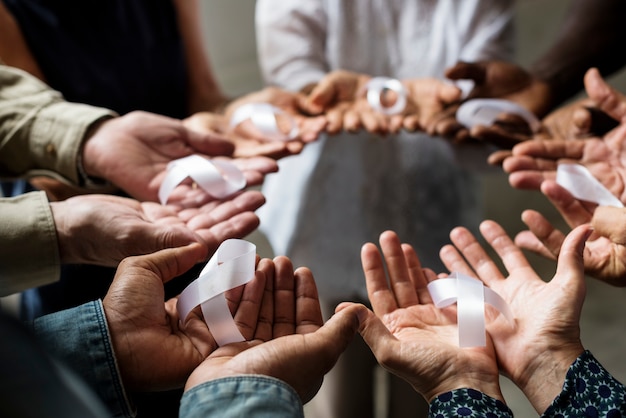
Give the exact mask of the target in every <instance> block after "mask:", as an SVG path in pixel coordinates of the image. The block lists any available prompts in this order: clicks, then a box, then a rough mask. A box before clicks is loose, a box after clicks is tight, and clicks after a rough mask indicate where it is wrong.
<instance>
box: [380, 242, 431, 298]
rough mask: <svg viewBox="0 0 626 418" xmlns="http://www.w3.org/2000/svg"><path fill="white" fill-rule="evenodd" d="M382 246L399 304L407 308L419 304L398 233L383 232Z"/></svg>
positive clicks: (394, 293) (391, 283)
mask: <svg viewBox="0 0 626 418" xmlns="http://www.w3.org/2000/svg"><path fill="white" fill-rule="evenodd" d="M380 248H381V249H382V252H383V255H384V257H385V263H386V264H387V270H388V272H389V281H390V285H391V290H392V292H393V295H394V297H395V298H396V302H397V304H398V306H399V307H400V308H407V307H409V306H414V305H417V304H418V299H417V293H416V292H415V286H414V284H413V282H412V280H411V277H410V275H409V269H408V265H407V262H406V260H405V258H404V251H403V250H402V244H401V243H400V239H399V238H398V235H397V234H396V233H395V232H393V231H385V232H383V233H382V234H381V235H380ZM420 272H421V269H420Z"/></svg>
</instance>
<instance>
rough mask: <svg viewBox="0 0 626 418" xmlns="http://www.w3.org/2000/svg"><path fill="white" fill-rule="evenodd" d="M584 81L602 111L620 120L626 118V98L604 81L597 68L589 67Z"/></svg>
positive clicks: (586, 88)
mask: <svg viewBox="0 0 626 418" xmlns="http://www.w3.org/2000/svg"><path fill="white" fill-rule="evenodd" d="M584 81H585V90H586V91H587V94H588V95H589V97H590V98H591V99H592V100H593V101H594V102H595V103H596V104H597V106H598V107H599V108H600V109H601V110H602V111H604V112H605V113H607V114H608V115H610V116H611V117H612V118H614V119H616V120H618V121H622V120H624V118H626V98H625V97H624V96H623V95H622V94H621V93H620V92H618V91H617V90H615V89H613V88H612V87H611V86H609V85H608V84H607V83H606V82H605V81H604V79H603V78H602V76H601V75H600V72H599V71H598V69H597V68H591V69H589V70H588V71H587V73H586V74H585V78H584Z"/></svg>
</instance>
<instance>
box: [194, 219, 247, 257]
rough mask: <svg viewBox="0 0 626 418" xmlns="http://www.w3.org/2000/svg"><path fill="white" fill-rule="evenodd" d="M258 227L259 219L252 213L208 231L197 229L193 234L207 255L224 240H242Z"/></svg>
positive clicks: (219, 224)
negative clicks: (203, 246) (204, 248)
mask: <svg viewBox="0 0 626 418" xmlns="http://www.w3.org/2000/svg"><path fill="white" fill-rule="evenodd" d="M258 226H259V217H258V216H257V215H256V214H255V213H254V212H244V213H239V214H237V215H234V216H233V217H231V218H230V219H227V220H225V221H223V222H220V223H218V224H216V225H213V226H211V227H209V228H208V229H198V230H195V231H194V232H195V233H196V235H197V236H198V237H199V239H200V240H201V241H202V243H203V244H204V245H205V246H206V248H207V249H208V252H209V254H213V253H214V252H215V251H216V250H217V248H218V247H219V246H220V244H221V243H222V242H224V241H225V240H227V239H230V238H243V237H245V236H247V235H248V234H250V233H252V232H253V231H254V230H256V229H257V227H258Z"/></svg>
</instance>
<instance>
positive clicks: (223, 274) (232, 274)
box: [176, 239, 256, 346]
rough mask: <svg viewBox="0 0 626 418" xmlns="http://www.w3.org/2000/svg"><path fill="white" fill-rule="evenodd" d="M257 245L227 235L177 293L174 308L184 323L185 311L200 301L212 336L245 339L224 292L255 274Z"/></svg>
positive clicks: (221, 339) (225, 339) (229, 340)
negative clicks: (180, 291)
mask: <svg viewBox="0 0 626 418" xmlns="http://www.w3.org/2000/svg"><path fill="white" fill-rule="evenodd" d="M255 259H256V246H255V245H254V244H252V243H250V242H248V241H244V240H241V239H229V240H226V241H224V242H223V243H222V245H220V247H219V248H218V249H217V252H216V253H215V254H214V255H213V257H211V259H210V260H209V262H208V263H207V264H206V266H204V268H203V269H202V271H201V272H200V276H199V277H198V278H197V279H196V280H194V281H193V282H191V283H190V284H189V285H188V286H187V287H186V288H185V290H183V292H182V293H181V294H180V297H179V298H178V302H177V304H176V309H177V311H178V317H179V318H180V320H181V321H182V322H183V323H184V322H185V319H186V318H187V315H189V312H191V311H192V310H193V309H194V308H195V307H196V306H198V305H201V308H202V315H203V316H204V321H205V322H206V324H207V326H208V327H209V330H210V331H211V334H212V335H213V338H215V341H216V342H217V344H218V345H220V346H222V345H225V344H229V343H232V342H239V341H245V338H244V337H243V336H242V335H241V332H240V331H239V329H238V328H237V324H235V321H234V319H233V317H232V315H231V314H230V310H229V309H228V304H227V302H226V298H225V297H224V293H225V292H226V291H228V290H230V289H234V288H235V287H237V286H241V285H244V284H246V283H248V282H249V281H250V280H252V279H253V278H254V265H255Z"/></svg>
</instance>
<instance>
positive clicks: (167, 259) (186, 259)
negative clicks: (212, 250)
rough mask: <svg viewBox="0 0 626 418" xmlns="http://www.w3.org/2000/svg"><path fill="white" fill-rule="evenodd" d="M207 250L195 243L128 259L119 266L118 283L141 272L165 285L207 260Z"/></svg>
mask: <svg viewBox="0 0 626 418" xmlns="http://www.w3.org/2000/svg"><path fill="white" fill-rule="evenodd" d="M206 255H207V253H206V248H205V247H204V246H202V245H200V244H197V243H194V244H190V245H187V246H184V247H177V248H168V249H165V250H161V251H157V252H155V253H152V254H147V255H142V256H136V257H127V258H125V259H124V260H122V262H121V263H120V264H119V266H118V268H117V272H116V273H115V279H114V280H116V281H122V280H130V279H131V278H132V277H133V275H135V274H141V275H144V276H145V274H142V273H141V271H142V270H143V271H145V270H148V271H151V272H152V273H154V274H156V275H157V276H158V277H159V278H160V279H161V281H162V282H163V283H167V282H168V281H170V280H171V279H173V278H174V277H178V276H180V275H182V274H183V273H185V272H187V271H188V270H189V269H191V268H192V267H193V266H194V265H196V264H197V263H198V262H200V261H202V260H204V259H206Z"/></svg>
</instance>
